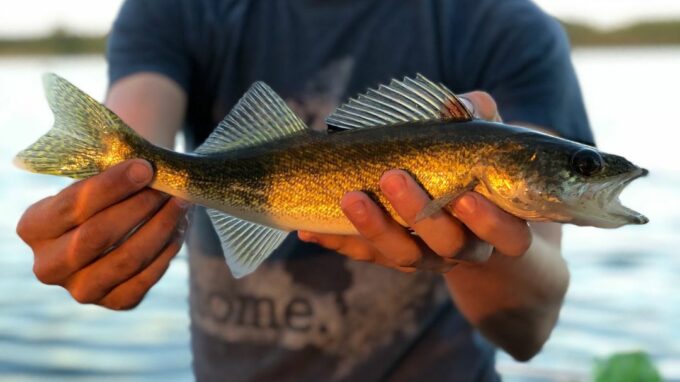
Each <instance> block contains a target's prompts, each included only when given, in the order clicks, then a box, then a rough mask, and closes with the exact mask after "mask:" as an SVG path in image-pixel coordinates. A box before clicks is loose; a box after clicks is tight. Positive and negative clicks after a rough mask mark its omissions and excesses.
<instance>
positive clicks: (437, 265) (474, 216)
mask: <svg viewBox="0 0 680 382" xmlns="http://www.w3.org/2000/svg"><path fill="white" fill-rule="evenodd" d="M461 98H462V99H463V100H464V102H468V105H469V106H470V109H472V110H474V112H475V114H476V115H477V116H478V117H479V118H482V119H486V120H489V121H500V120H501V119H500V116H499V114H498V110H497V107H496V104H495V102H494V101H493V99H492V98H491V96H490V95H488V94H487V93H483V92H472V93H468V94H464V95H462V96H461ZM380 189H381V190H382V192H383V193H384V194H385V196H386V198H387V199H388V200H389V202H390V203H391V204H392V207H394V210H395V211H396V212H397V213H398V214H399V216H400V217H401V218H402V219H403V220H404V221H405V222H406V224H407V225H408V226H409V227H410V228H411V229H412V230H413V231H414V232H415V233H416V234H417V236H415V235H412V234H411V233H410V232H409V231H408V230H407V229H406V228H404V227H402V226H401V225H400V224H398V223H397V222H396V221H395V220H393V219H391V218H390V217H389V216H388V215H386V214H385V213H384V211H383V210H382V209H381V208H380V207H379V206H378V205H376V204H375V202H373V200H372V199H371V198H369V197H368V195H366V194H365V193H363V192H350V193H347V194H346V195H345V196H344V197H343V198H342V201H341V202H340V205H341V208H342V210H343V212H344V213H345V215H346V216H347V218H348V219H349V220H350V221H351V222H352V224H353V225H354V226H355V228H356V229H357V231H358V232H359V235H328V234H318V233H312V232H306V231H301V232H299V233H298V236H299V238H300V239H301V240H303V241H307V242H315V243H318V244H319V245H321V246H323V247H326V248H328V249H331V250H334V251H337V252H339V253H341V254H343V255H346V256H348V257H350V258H353V259H355V260H361V261H368V262H373V263H377V264H381V265H384V266H388V267H392V268H396V269H399V270H401V271H404V272H412V271H414V270H416V269H432V270H437V271H440V272H445V271H448V270H449V269H450V268H451V267H452V266H453V265H454V264H456V263H458V262H460V261H465V260H473V261H474V260H485V259H487V258H488V257H489V256H490V255H491V252H492V251H493V250H494V248H495V251H496V252H497V253H500V254H502V255H506V256H521V255H522V254H524V253H525V252H526V251H527V250H528V248H529V246H530V245H531V241H532V234H531V231H530V229H529V226H528V225H527V223H526V221H524V220H522V219H519V218H517V217H515V216H513V215H510V214H508V213H507V212H505V211H503V210H502V209H500V208H499V207H497V206H496V205H495V204H493V203H492V202H490V201H489V200H487V199H486V198H484V197H483V196H481V195H479V194H477V193H475V192H467V193H465V194H463V195H462V196H461V197H459V198H458V199H456V200H455V201H454V202H452V203H451V204H450V205H449V207H450V208H451V210H452V212H453V214H451V213H450V212H449V211H444V210H442V211H439V212H437V213H435V214H433V215H432V216H430V217H428V218H425V219H422V220H418V221H417V219H416V215H417V214H418V212H420V211H421V210H422V209H423V208H424V207H425V206H426V205H427V203H428V202H429V201H430V199H429V196H428V195H427V193H426V192H425V191H424V190H423V189H422V188H421V187H420V186H419V185H418V184H417V183H416V181H415V180H414V179H413V178H411V177H410V176H409V175H408V174H407V173H406V172H405V171H402V170H390V171H387V172H385V174H383V176H382V177H381V179H380ZM437 259H438V260H439V261H436V260H437Z"/></svg>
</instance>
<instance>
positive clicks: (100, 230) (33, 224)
mask: <svg viewBox="0 0 680 382" xmlns="http://www.w3.org/2000/svg"><path fill="white" fill-rule="evenodd" d="M152 178H153V170H152V167H151V165H150V164H149V163H148V162H146V161H144V160H139V159H135V160H129V161H126V162H123V163H121V164H118V165H116V166H114V167H111V168H110V169H107V170H106V171H104V172H102V173H100V174H98V175H96V176H93V177H91V178H89V179H86V180H82V181H79V182H76V183H74V184H72V185H70V186H68V187H66V188H65V189H63V190H62V191H61V192H59V193H58V194H57V195H55V196H51V197H48V198H45V199H43V200H41V201H39V202H37V203H36V204H34V205H32V206H31V207H29V208H28V209H27V210H26V212H25V213H24V215H23V216H22V217H21V220H19V223H18V225H17V234H18V235H19V236H20V237H21V238H22V239H23V240H24V241H25V242H26V243H27V244H28V245H29V246H30V247H31V248H32V249H33V253H34V254H35V257H34V264H33V272H34V273H35V275H36V277H37V278H38V280H40V281H41V282H43V283H45V284H50V285H60V286H62V287H64V288H66V289H67V290H68V291H69V293H70V294H71V296H73V298H74V299H75V300H76V301H78V302H80V303H83V304H96V305H101V306H104V307H107V308H110V309H115V310H126V309H132V308H134V307H135V306H137V305H138V304H139V303H140V302H141V301H142V299H143V298H144V295H145V294H146V292H147V291H148V290H149V289H150V288H151V287H152V286H153V285H154V284H155V283H156V282H157V281H158V280H159V279H160V278H161V277H162V276H163V274H164V273H165V271H166V269H167V268H168V266H169V264H170V260H172V258H173V257H174V256H175V255H176V254H177V252H178V251H179V249H180V248H181V246H182V241H183V236H184V231H185V230H186V227H187V219H186V212H187V210H188V208H189V204H188V203H186V202H184V201H182V200H181V199H178V198H171V197H169V196H167V195H166V194H163V193H161V192H159V191H156V190H152V189H150V188H146V186H147V185H149V183H151V180H152ZM137 227H139V228H137ZM131 232H132V234H131Z"/></svg>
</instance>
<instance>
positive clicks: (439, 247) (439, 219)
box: [380, 170, 465, 258]
mask: <svg viewBox="0 0 680 382" xmlns="http://www.w3.org/2000/svg"><path fill="white" fill-rule="evenodd" d="M380 188H381V190H382V191H383V193H384V194H385V196H386V197H387V199H388V200H389V201H390V203H391V204H392V207H394V209H395V210H396V211H397V213H398V214H399V216H401V218H402V219H404V221H405V222H406V224H407V225H408V226H410V227H411V228H412V229H413V230H414V231H415V232H416V233H417V234H418V236H420V237H421V238H422V239H423V241H425V243H426V244H427V246H428V247H429V248H430V249H432V250H433V251H434V252H435V253H436V254H438V255H439V256H442V257H446V258H453V257H455V256H456V255H457V254H458V252H459V251H460V250H461V249H462V248H463V246H464V245H465V231H464V230H463V228H462V227H461V224H460V223H459V222H457V221H456V220H455V219H454V218H453V217H452V216H451V215H449V214H448V213H445V212H444V211H439V212H436V213H434V214H433V215H431V216H429V217H427V218H425V219H422V220H420V221H416V215H417V214H418V213H419V212H420V211H422V210H423V208H425V206H426V205H427V204H428V203H429V202H430V201H431V199H430V197H429V196H428V195H427V194H426V193H425V191H423V189H422V188H421V187H420V186H419V185H418V184H417V183H416V182H415V181H414V180H413V178H411V177H410V176H409V175H408V174H407V173H406V172H404V171H401V170H390V171H387V172H386V173H385V174H384V175H383V176H382V177H381V179H380Z"/></svg>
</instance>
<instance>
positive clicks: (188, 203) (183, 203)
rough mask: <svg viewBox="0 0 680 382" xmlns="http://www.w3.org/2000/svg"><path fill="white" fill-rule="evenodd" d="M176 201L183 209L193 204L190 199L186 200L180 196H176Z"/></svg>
mask: <svg viewBox="0 0 680 382" xmlns="http://www.w3.org/2000/svg"><path fill="white" fill-rule="evenodd" d="M175 203H176V204H177V206H178V207H179V208H181V209H183V210H186V209H187V208H189V206H190V205H191V203H190V202H189V201H188V200H184V199H180V198H175Z"/></svg>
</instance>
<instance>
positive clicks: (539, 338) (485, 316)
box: [444, 223, 569, 360]
mask: <svg viewBox="0 0 680 382" xmlns="http://www.w3.org/2000/svg"><path fill="white" fill-rule="evenodd" d="M532 231H533V241H532V245H531V247H530V248H529V250H528V251H527V252H526V253H525V254H524V255H523V256H521V257H508V256H502V255H500V254H497V253H495V254H494V255H493V256H492V257H491V258H490V259H489V261H487V262H486V263H484V264H461V265H459V266H456V267H454V268H453V269H452V270H451V271H450V272H449V273H447V274H446V275H445V276H444V277H445V279H446V282H447V285H448V287H449V290H450V292H451V294H452V296H453V298H454V300H455V301H456V304H457V306H458V308H459V309H460V310H461V312H462V313H463V314H464V315H465V317H466V318H467V319H468V320H469V321H470V322H471V323H472V324H473V325H475V326H476V327H477V328H479V330H480V331H481V332H482V333H483V334H484V335H485V336H486V337H487V338H489V339H490V340H491V341H493V342H494V343H496V344H497V345H498V346H500V347H501V348H503V349H504V350H506V351H507V352H508V353H510V354H511V355H512V356H513V357H515V358H517V359H519V360H527V359H529V358H531V357H533V356H534V355H535V354H536V353H537V352H538V351H539V350H540V348H541V347H542V346H543V344H544V343H545V341H546V340H547V339H548V336H549V335H550V332H551V331H552V329H553V327H554V325H555V322H556V321H557V317H558V315H559V311H560V307H561V305H562V300H563V298H564V295H565V293H566V290H567V286H568V284H569V272H568V270H567V267H566V263H565V261H564V259H563V258H562V256H561V253H560V252H561V251H560V239H561V228H560V226H559V225H557V224H553V223H540V224H533V225H532Z"/></svg>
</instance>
